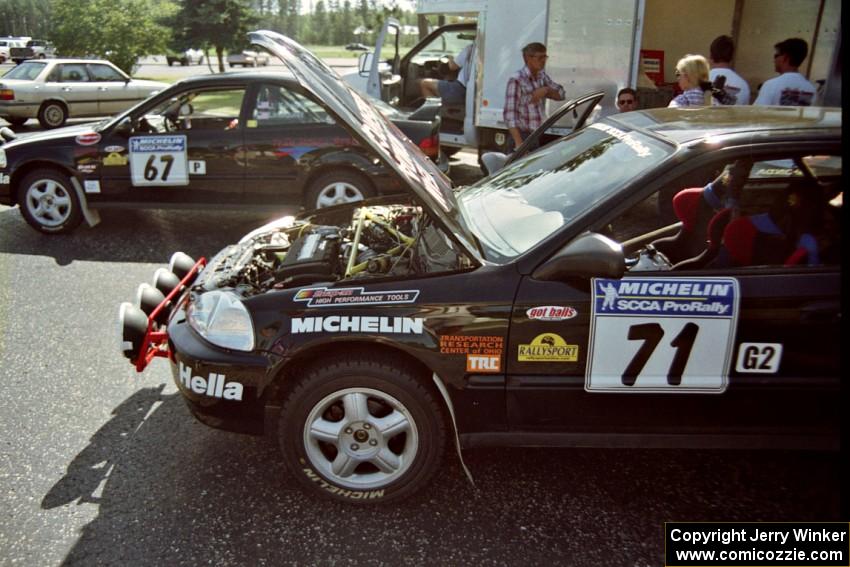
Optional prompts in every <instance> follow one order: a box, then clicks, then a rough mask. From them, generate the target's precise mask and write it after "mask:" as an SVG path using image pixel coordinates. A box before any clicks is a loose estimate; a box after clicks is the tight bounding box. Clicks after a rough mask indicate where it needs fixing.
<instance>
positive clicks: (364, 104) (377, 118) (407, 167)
mask: <svg viewBox="0 0 850 567" xmlns="http://www.w3.org/2000/svg"><path fill="white" fill-rule="evenodd" d="M248 37H249V39H250V41H251V43H252V44H253V45H257V46H260V47H262V48H264V49H265V50H266V51H268V52H270V53H271V54H272V55H275V56H277V57H279V58H280V59H281V61H283V62H284V64H286V66H287V67H289V70H290V71H292V74H293V75H295V77H296V78H297V79H298V81H299V82H300V83H301V85H302V86H303V87H304V88H306V89H308V90H309V91H310V92H312V93H313V94H315V95H316V97H317V98H318V99H319V100H320V101H322V103H323V104H325V105H326V106H327V108H328V110H330V111H331V112H332V113H333V114H335V115H336V116H337V118H338V119H339V121H340V125H341V126H343V127H345V128H346V129H347V130H348V131H349V132H350V133H351V135H352V136H354V138H355V139H356V140H357V141H358V142H360V143H361V144H363V146H364V147H368V148H371V149H372V150H373V151H374V153H375V154H376V155H377V156H378V157H379V158H380V159H381V161H382V162H383V163H384V164H385V165H386V166H387V167H389V168H390V169H391V170H393V171H394V172H395V173H396V174H398V176H399V178H400V179H401V180H402V182H403V183H404V185H405V187H406V188H407V189H408V191H409V192H410V193H411V194H412V195H413V196H414V197H415V198H416V200H417V201H419V202H420V204H421V205H422V206H423V207H425V209H426V210H427V211H428V212H429V213H430V215H431V217H432V218H433V219H434V220H435V222H437V223H438V224H440V225H441V226H442V228H443V229H444V230H445V231H446V233H447V235H448V236H449V237H450V238H452V239H454V240H455V241H456V242H457V244H458V245H460V246H461V247H462V248H463V249H464V250H465V251H466V252H467V253H469V254H470V255H471V256H472V257H473V258H481V255H480V253H479V250H478V247H477V245H476V244H475V243H476V239H475V236H474V235H473V234H472V233H471V232H470V230H469V228H468V227H467V225H466V222H465V221H464V218H463V215H462V214H461V212H460V208H459V207H458V203H457V200H456V199H455V196H454V192H453V191H452V186H451V181H450V180H449V179H448V178H447V177H446V176H445V175H444V174H443V173H442V172H441V171H440V170H439V168H438V167H437V166H436V164H434V162H432V161H431V160H430V159H429V158H428V157H427V156H426V155H425V154H423V153H422V151H421V150H420V149H419V148H417V147H416V146H415V145H414V144H413V143H412V142H411V141H410V140H409V139H408V138H407V136H405V135H404V134H403V133H402V132H401V131H400V130H399V129H398V128H397V127H396V126H395V125H394V124H393V123H392V122H390V121H389V120H388V119H387V118H385V117H384V116H383V114H381V113H380V112H379V111H378V110H377V109H376V108H375V107H374V106H372V104H371V103H370V102H368V101H367V100H366V99H365V98H364V97H363V96H362V95H361V94H360V93H358V92H357V91H355V90H354V89H352V88H351V87H349V86H348V85H347V84H346V83H345V81H343V80H342V78H340V76H339V75H337V73H336V72H335V71H334V70H332V69H331V68H330V67H329V66H328V65H327V64H325V62H324V61H322V60H321V59H319V58H318V57H316V56H315V55H314V54H313V53H312V52H310V51H308V50H307V49H305V48H304V47H303V46H301V45H300V44H298V43H297V42H296V41H294V40H292V39H290V38H289V37H286V36H285V35H282V34H279V33H277V32H273V31H268V30H260V31H253V32H250V33H249V34H248Z"/></svg>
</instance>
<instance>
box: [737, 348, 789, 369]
mask: <svg viewBox="0 0 850 567" xmlns="http://www.w3.org/2000/svg"><path fill="white" fill-rule="evenodd" d="M781 361H782V344H780V343H741V345H740V346H739V347H738V361H737V363H736V364H735V370H736V371H737V372H741V373H752V374H776V373H777V372H779V363H780V362H781Z"/></svg>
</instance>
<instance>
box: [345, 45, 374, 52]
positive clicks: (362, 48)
mask: <svg viewBox="0 0 850 567" xmlns="http://www.w3.org/2000/svg"><path fill="white" fill-rule="evenodd" d="M345 48H346V49H347V50H349V51H369V46H368V45H363V44H362V43H349V44H348V45H346V46H345Z"/></svg>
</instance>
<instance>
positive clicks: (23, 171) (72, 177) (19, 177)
mask: <svg viewBox="0 0 850 567" xmlns="http://www.w3.org/2000/svg"><path fill="white" fill-rule="evenodd" d="M39 169H49V170H52V171H55V172H56V173H58V174H60V175H64V176H67V177H68V181H69V182H70V183H71V186H72V188H73V189H74V192H75V193H76V194H77V200H78V201H79V202H80V209H81V211H82V213H83V218H84V219H85V221H86V224H88V225H89V226H95V225H97V224H98V223H99V222H100V214H99V213H98V211H97V210H96V209H91V208H90V207H89V201H88V199H87V198H86V192H85V191H84V190H83V187H82V185H81V184H80V180H79V179H78V178H77V176H76V174H75V172H74V170H73V169H71V168H70V167H68V166H66V165H63V164H61V163H57V162H55V161H42V160H35V161H29V162H26V163H24V164H22V165H21V166H20V167H18V168H16V169H15V171H14V172H12V175H11V178H10V179H9V188H10V190H11V191H10V193H11V195H10V199H11V201H12V204H13V205H18V206H20V205H21V203H20V202H19V201H20V200H19V199H18V195H19V194H20V188H21V187H20V184H21V182H22V181H23V180H24V179H26V177H27V176H28V175H29V174H30V173H32V172H33V171H37V170H39Z"/></svg>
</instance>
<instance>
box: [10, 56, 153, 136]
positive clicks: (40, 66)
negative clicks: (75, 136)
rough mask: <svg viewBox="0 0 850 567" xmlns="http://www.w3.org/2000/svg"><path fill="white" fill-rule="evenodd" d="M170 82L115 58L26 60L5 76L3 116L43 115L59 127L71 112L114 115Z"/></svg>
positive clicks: (47, 124)
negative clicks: (136, 73)
mask: <svg viewBox="0 0 850 567" xmlns="http://www.w3.org/2000/svg"><path fill="white" fill-rule="evenodd" d="M168 86H169V85H168V84H167V83H160V82H157V81H142V80H138V79H133V78H131V77H130V76H128V75H127V74H125V73H124V72H123V71H121V70H120V69H119V68H118V67H116V66H115V65H113V64H112V63H110V62H109V61H103V60H96V59H47V60H40V61H35V60H30V61H24V62H23V63H21V64H20V65H18V66H17V67H15V68H13V69H11V70H10V71H9V72H8V73H6V74H5V75H4V76H2V77H0V118H3V119H4V120H6V121H8V122H9V123H11V124H12V125H14V126H19V125H21V124H23V123H24V122H26V121H27V120H29V119H30V118H38V121H39V123H41V126H42V127H43V128H45V129H46V128H58V127H59V126H62V125H63V124H64V123H65V121H66V120H67V119H68V118H69V117H74V118H88V117H94V116H110V115H112V114H116V113H118V112H122V111H124V110H126V109H128V108H130V107H131V106H133V105H134V104H136V103H138V102H140V101H142V100H144V99H146V98H148V97H149V96H150V95H151V94H153V93H155V92H158V91H160V90H162V89H164V88H166V87H168Z"/></svg>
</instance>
